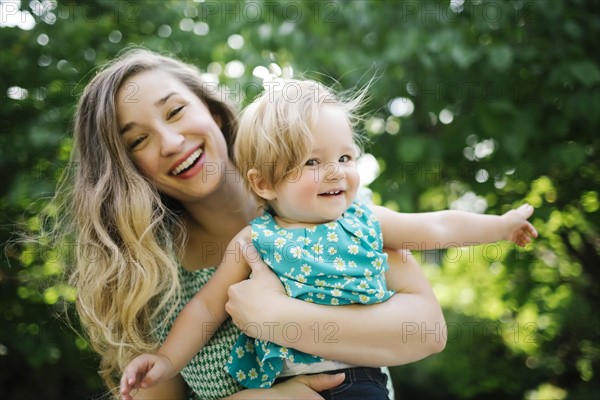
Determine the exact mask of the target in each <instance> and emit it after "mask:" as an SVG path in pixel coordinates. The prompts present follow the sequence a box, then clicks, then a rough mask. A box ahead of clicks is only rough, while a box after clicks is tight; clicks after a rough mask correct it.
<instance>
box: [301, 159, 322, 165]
mask: <svg viewBox="0 0 600 400" xmlns="http://www.w3.org/2000/svg"><path fill="white" fill-rule="evenodd" d="M318 164H319V162H318V161H317V160H315V159H314V158H313V159H310V160H308V161H307V162H306V164H304V165H308V166H309V167H313V166H315V165H318Z"/></svg>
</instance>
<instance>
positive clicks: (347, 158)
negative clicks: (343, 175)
mask: <svg viewBox="0 0 600 400" xmlns="http://www.w3.org/2000/svg"><path fill="white" fill-rule="evenodd" d="M348 161H352V157H350V156H349V155H347V154H346V155H343V156H341V157H340V162H348Z"/></svg>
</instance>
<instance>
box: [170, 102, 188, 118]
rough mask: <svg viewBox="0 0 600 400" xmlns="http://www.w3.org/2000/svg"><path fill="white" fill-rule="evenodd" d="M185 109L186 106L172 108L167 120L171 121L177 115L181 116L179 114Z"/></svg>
mask: <svg viewBox="0 0 600 400" xmlns="http://www.w3.org/2000/svg"><path fill="white" fill-rule="evenodd" d="M183 107H185V105H182V106H177V107H174V108H172V109H171V110H170V111H169V113H168V114H167V119H171V118H173V117H174V116H176V115H177V114H179V112H180V111H181V110H183Z"/></svg>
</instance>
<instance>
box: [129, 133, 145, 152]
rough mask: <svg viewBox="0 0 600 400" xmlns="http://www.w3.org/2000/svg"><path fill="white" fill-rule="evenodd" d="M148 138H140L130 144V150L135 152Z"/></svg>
mask: <svg viewBox="0 0 600 400" xmlns="http://www.w3.org/2000/svg"><path fill="white" fill-rule="evenodd" d="M145 138H146V136H138V137H137V138H136V139H135V140H134V141H132V142H131V143H130V144H129V150H134V149H135V148H136V147H137V146H138V145H139V144H140V143H142V142H143V141H144V139H145Z"/></svg>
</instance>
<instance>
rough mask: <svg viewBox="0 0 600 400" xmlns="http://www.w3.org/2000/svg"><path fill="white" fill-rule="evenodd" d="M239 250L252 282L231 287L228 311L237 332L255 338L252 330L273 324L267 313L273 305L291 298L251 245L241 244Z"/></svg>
mask: <svg viewBox="0 0 600 400" xmlns="http://www.w3.org/2000/svg"><path fill="white" fill-rule="evenodd" d="M240 247H241V248H242V249H244V250H243V252H242V253H243V255H244V258H245V259H246V261H247V262H248V264H249V265H250V268H251V269H252V274H251V275H250V278H249V279H246V280H244V281H242V282H239V283H236V284H235V285H231V286H230V287H229V290H228V291H227V294H228V296H229V300H228V301H227V304H225V310H226V311H227V313H228V314H229V315H231V318H232V319H233V323H234V324H235V325H236V326H237V327H238V328H240V329H241V330H242V331H246V330H248V332H246V334H248V335H249V336H252V337H255V336H256V329H251V328H252V327H256V326H259V327H265V326H267V325H268V324H269V322H272V321H273V319H272V318H271V319H269V318H270V317H269V313H268V311H269V310H270V309H271V307H272V306H273V305H281V303H282V302H284V301H286V300H289V297H288V295H287V294H286V292H285V289H284V287H283V285H282V284H281V281H280V280H279V278H277V276H276V275H275V274H274V273H273V272H272V271H271V270H270V269H269V267H268V266H267V265H266V264H265V263H264V262H263V261H262V260H261V258H260V256H259V255H258V252H257V251H256V248H255V247H254V246H253V245H252V243H240ZM275 321H276V320H275ZM265 323H266V324H265ZM253 333H254V334H253Z"/></svg>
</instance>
